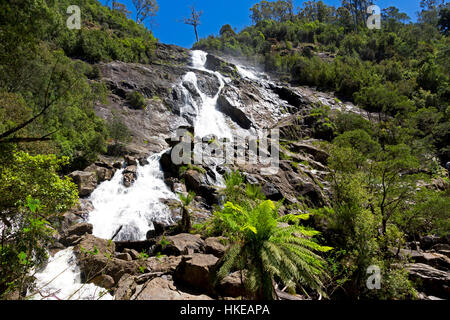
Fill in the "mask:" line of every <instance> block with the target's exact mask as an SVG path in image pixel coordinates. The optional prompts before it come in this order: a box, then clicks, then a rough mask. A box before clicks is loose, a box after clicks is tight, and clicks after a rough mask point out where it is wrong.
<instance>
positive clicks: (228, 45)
mask: <svg viewBox="0 0 450 320" xmlns="http://www.w3.org/2000/svg"><path fill="white" fill-rule="evenodd" d="M364 2H366V3H367V1H358V2H350V1H343V5H342V6H341V7H339V8H337V9H336V8H335V7H330V6H327V5H325V4H324V3H323V2H322V1H307V2H305V3H304V4H303V7H302V8H300V10H299V11H298V12H297V14H291V13H290V11H291V9H292V7H290V2H289V1H277V2H272V3H269V2H267V1H261V2H260V3H259V4H257V5H255V6H254V7H252V8H251V16H252V17H253V21H254V22H255V25H254V26H251V27H248V28H245V29H243V30H242V31H241V32H239V33H234V32H221V34H220V36H219V37H215V36H210V37H208V38H206V39H201V40H200V41H199V42H197V43H196V44H195V45H194V48H197V49H203V50H207V51H212V52H220V53H225V54H229V55H237V56H245V57H247V58H248V60H249V61H250V62H251V61H253V62H255V63H256V64H257V65H262V67H263V68H264V69H265V70H266V71H268V72H272V73H275V74H278V75H279V76H280V77H281V79H284V80H290V81H292V82H294V83H298V84H302V85H310V86H316V87H319V88H321V89H322V90H324V89H325V90H331V91H334V92H336V93H337V94H338V95H339V96H340V97H342V98H343V99H348V100H352V101H354V102H356V103H358V104H359V105H361V106H362V107H363V108H364V109H366V110H368V111H370V112H378V113H383V114H387V115H390V116H393V117H396V119H398V121H399V122H401V123H402V125H404V122H405V121H409V120H410V119H414V118H422V117H427V116H429V114H431V113H433V114H434V118H433V121H432V122H429V121H426V122H422V123H421V124H419V123H412V122H410V123H409V126H410V127H411V129H412V132H411V135H412V136H413V137H414V138H415V139H422V138H425V137H426V145H427V147H428V148H429V149H430V151H438V153H439V156H440V157H441V160H442V161H443V162H444V163H445V162H446V161H448V160H449V159H450V154H449V149H448V145H447V143H446V142H445V141H448V140H449V139H450V137H449V132H450V130H449V129H450V124H449V123H450V121H449V117H450V114H449V101H450V99H449V90H448V88H449V82H450V80H449V67H448V66H449V65H450V62H449V60H448V57H449V56H450V55H449V54H448V50H449V49H448V48H449V39H448V36H445V35H443V34H441V33H440V32H439V30H438V28H437V20H436V19H437V18H436V17H438V13H439V12H441V13H442V14H441V16H443V17H445V12H446V11H445V10H448V8H447V7H448V5H447V7H444V6H440V7H438V6H437V5H434V6H433V5H430V6H427V5H426V4H424V7H423V10H422V11H421V12H420V17H421V19H420V22H419V23H415V24H404V23H405V22H406V21H407V20H408V17H407V16H406V15H405V14H403V13H401V12H399V11H398V9H397V8H395V7H389V8H386V9H383V14H382V19H383V20H382V29H381V30H369V29H368V28H367V27H366V26H365V24H364V21H365V19H363V18H362V17H363V16H364V15H365V14H363V13H361V12H363V11H364V6H363V5H362V6H361V7H358V8H353V7H352V5H351V4H350V3H364ZM443 19H444V18H443ZM354 21H358V22H357V25H356V26H355V25H354ZM444 21H445V20H442V23H443V24H445V22H444ZM444 28H445V27H444ZM222 29H223V28H222ZM229 29H230V28H227V29H226V30H229ZM223 30H225V29H223ZM444 33H445V32H444ZM430 133H431V134H430ZM424 142H425V141H424ZM433 149H436V150H433Z"/></svg>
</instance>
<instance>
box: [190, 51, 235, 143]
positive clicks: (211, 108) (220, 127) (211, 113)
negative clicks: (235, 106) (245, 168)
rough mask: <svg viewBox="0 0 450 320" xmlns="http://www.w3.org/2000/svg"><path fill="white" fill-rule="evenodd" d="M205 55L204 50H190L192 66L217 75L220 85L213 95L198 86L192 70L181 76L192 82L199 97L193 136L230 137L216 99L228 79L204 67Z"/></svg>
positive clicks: (231, 135)
mask: <svg viewBox="0 0 450 320" xmlns="http://www.w3.org/2000/svg"><path fill="white" fill-rule="evenodd" d="M207 55H208V54H207V53H206V52H204V51H201V50H194V51H192V66H193V67H194V68H195V69H198V70H202V71H206V72H209V73H211V74H213V75H215V76H216V77H217V79H218V80H219V84H220V86H219V90H218V91H217V93H216V94H215V96H214V97H212V98H211V97H208V96H207V95H206V94H204V93H203V92H202V91H201V90H200V89H199V88H198V84H197V76H196V75H195V73H194V72H188V73H187V74H186V75H185V76H184V78H183V81H187V82H191V83H192V84H193V86H194V88H195V90H196V92H197V93H198V94H199V95H200V99H201V105H200V106H196V109H197V117H196V119H195V123H194V129H195V136H197V137H205V136H207V135H211V134H213V135H215V136H216V137H217V138H228V139H232V137H233V133H232V131H231V129H230V127H229V126H228V125H227V121H226V118H225V116H224V114H223V113H222V112H220V111H219V110H217V99H218V98H219V95H220V93H221V92H222V89H223V88H224V86H225V83H226V82H229V81H230V79H228V78H226V77H224V76H222V75H221V74H220V73H219V72H213V71H210V70H208V69H206V68H205V63H206V57H207Z"/></svg>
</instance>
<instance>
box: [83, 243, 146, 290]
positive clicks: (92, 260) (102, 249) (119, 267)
mask: <svg viewBox="0 0 450 320" xmlns="http://www.w3.org/2000/svg"><path fill="white" fill-rule="evenodd" d="M74 252H75V254H76V255H77V257H78V260H79V261H80V269H81V272H82V278H83V280H84V281H89V280H90V279H94V278H95V277H97V276H99V275H102V274H105V275H109V276H111V277H112V278H113V279H114V281H115V282H118V281H119V280H120V278H121V277H122V276H123V275H124V274H125V273H128V274H137V273H138V272H139V266H140V265H139V264H138V263H137V262H136V261H125V260H121V259H118V258H116V257H115V244H114V242H112V241H109V240H104V239H100V238H96V237H94V236H93V235H90V234H86V235H84V236H83V237H82V239H81V242H80V243H78V244H77V246H76V247H75V249H74Z"/></svg>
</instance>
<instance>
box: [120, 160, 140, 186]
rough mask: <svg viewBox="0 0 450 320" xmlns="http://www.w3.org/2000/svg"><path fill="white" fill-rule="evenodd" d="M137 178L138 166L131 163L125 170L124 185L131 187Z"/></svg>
mask: <svg viewBox="0 0 450 320" xmlns="http://www.w3.org/2000/svg"><path fill="white" fill-rule="evenodd" d="M136 178H137V166H136V165H130V166H128V167H126V168H125V170H124V171H123V185H124V186H125V187H127V188H129V187H130V186H131V185H132V184H133V183H134V181H135V180H136Z"/></svg>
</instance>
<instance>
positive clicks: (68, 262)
mask: <svg viewBox="0 0 450 320" xmlns="http://www.w3.org/2000/svg"><path fill="white" fill-rule="evenodd" d="M206 60H207V53H206V52H203V51H193V52H192V68H193V69H197V70H201V71H204V72H208V73H210V74H214V75H215V76H216V77H217V79H218V81H219V90H218V92H217V93H216V94H215V95H214V97H209V96H207V95H206V94H204V93H203V92H202V91H201V90H200V89H199V87H198V83H197V76H196V74H195V73H194V72H188V73H187V74H186V75H185V76H184V77H183V82H190V83H191V84H192V85H193V88H195V90H196V92H197V94H198V96H199V97H200V101H199V102H200V103H198V104H197V102H196V99H194V97H192V96H191V94H190V93H189V92H188V91H187V90H186V88H182V90H183V92H184V94H185V101H184V102H185V103H186V104H188V103H189V104H191V105H192V106H194V107H195V111H196V113H197V116H196V117H195V120H194V130H195V135H196V136H197V137H205V136H208V135H215V136H216V137H217V138H229V139H232V137H233V131H232V130H231V128H230V126H229V125H228V124H227V119H226V117H225V116H224V115H223V114H222V113H221V112H220V111H219V110H217V108H216V105H217V100H218V98H219V95H220V93H221V91H222V89H223V88H224V86H225V83H227V82H229V81H230V79H228V78H226V77H224V76H222V75H221V74H220V73H218V72H213V71H211V70H207V69H206V68H205V63H206ZM238 70H239V69H238ZM242 70H244V69H242ZM242 70H241V73H242V74H243V76H244V74H246V77H247V78H254V77H256V76H255V75H253V74H251V73H250V72H249V71H247V72H246V70H244V71H242ZM182 87H183V86H182ZM182 111H183V110H181V115H182V116H183V112H182ZM164 152H165V151H164ZM162 154H163V152H161V153H159V154H155V155H152V156H150V157H149V158H148V161H149V164H148V165H145V166H140V165H138V166H137V171H136V174H137V179H136V181H135V182H134V183H133V185H132V186H130V187H129V188H126V187H125V186H124V185H123V184H122V178H123V175H122V174H123V171H124V170H123V169H122V170H118V171H117V172H116V173H115V175H114V177H113V179H112V180H111V181H106V182H103V183H102V184H100V186H99V187H97V189H96V190H95V191H94V192H93V193H92V195H91V197H90V200H91V201H92V204H93V206H94V210H93V211H92V212H90V213H89V217H88V222H89V223H91V224H92V225H93V227H94V228H93V234H94V235H95V236H97V237H99V238H103V239H110V238H111V237H112V236H113V235H114V234H115V233H116V231H117V230H118V229H119V228H120V227H121V229H120V232H119V233H118V234H117V235H116V237H115V239H114V240H144V239H145V238H146V233H147V231H148V230H150V229H151V228H152V227H153V225H152V222H153V221H159V222H166V223H168V224H170V223H172V222H173V221H171V218H170V212H169V209H168V207H167V206H166V205H165V204H164V203H163V202H162V201H161V199H177V200H178V198H177V196H176V195H175V194H174V193H173V192H171V191H170V189H169V188H168V187H167V185H166V184H165V182H164V177H163V172H162V170H161V167H160V158H161V155H162ZM218 164H219V163H215V165H218ZM211 169H212V170H213V171H215V173H216V176H217V180H216V183H217V184H219V185H222V184H223V181H222V178H221V176H220V175H219V174H218V173H217V171H216V169H215V166H214V165H213V166H212V167H211ZM35 277H36V284H37V288H38V289H39V291H35V292H32V293H30V295H32V297H30V298H32V299H55V300H70V299H74V300H83V299H102V300H103V299H105V300H108V299H113V297H112V296H111V295H109V294H104V295H103V291H104V289H102V288H100V287H97V286H95V285H94V284H83V283H81V277H80V269H79V267H78V266H77V261H76V257H75V255H74V253H73V247H70V248H67V249H65V250H62V251H59V252H58V253H56V255H55V256H54V257H51V258H50V259H49V261H48V264H47V266H46V267H45V268H44V269H43V270H42V271H41V272H39V273H36V274H35Z"/></svg>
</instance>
